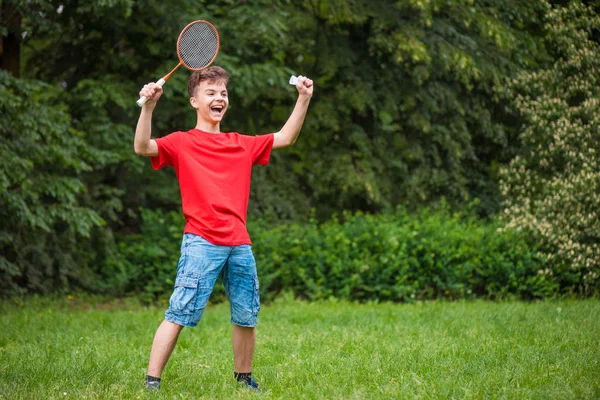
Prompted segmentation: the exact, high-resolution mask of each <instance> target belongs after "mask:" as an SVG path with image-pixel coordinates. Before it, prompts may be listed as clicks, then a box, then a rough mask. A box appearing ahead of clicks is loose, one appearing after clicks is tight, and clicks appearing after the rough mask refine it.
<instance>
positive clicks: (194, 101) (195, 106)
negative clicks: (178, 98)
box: [190, 97, 198, 108]
mask: <svg viewBox="0 0 600 400" xmlns="http://www.w3.org/2000/svg"><path fill="white" fill-rule="evenodd" d="M190 104H191V105H192V107H194V108H198V101H197V100H196V98H195V97H190Z"/></svg>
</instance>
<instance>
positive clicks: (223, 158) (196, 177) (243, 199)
mask: <svg viewBox="0 0 600 400" xmlns="http://www.w3.org/2000/svg"><path fill="white" fill-rule="evenodd" d="M273 137H274V136H273V134H268V135H259V136H246V135H240V134H239V133H236V132H231V133H216V134H215V133H208V132H204V131H201V130H199V129H192V130H190V131H187V132H174V133H171V134H170V135H167V136H165V137H162V138H159V139H156V143H157V144H158V156H156V157H151V159H152V168H154V169H160V168H162V167H165V166H167V165H172V166H173V168H175V173H176V174H177V179H178V181H179V188H180V190H181V204H182V208H183V215H184V217H185V229H184V232H185V233H193V234H196V235H199V236H201V237H203V238H204V239H206V240H208V241H209V242H211V243H213V244H217V245H222V246H237V245H241V244H251V242H250V236H249V235H248V231H247V229H246V211H247V210H248V198H249V197H250V176H251V173H252V166H253V165H254V164H268V163H269V157H270V156H271V149H272V148H273Z"/></svg>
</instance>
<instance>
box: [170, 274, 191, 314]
mask: <svg viewBox="0 0 600 400" xmlns="http://www.w3.org/2000/svg"><path fill="white" fill-rule="evenodd" d="M197 293H198V278H194V277H191V276H181V277H178V278H177V279H175V290H174V291H173V294H172V295H171V300H170V301H169V302H170V306H171V310H172V311H174V312H176V313H179V314H193V313H194V303H195V299H196V294H197Z"/></svg>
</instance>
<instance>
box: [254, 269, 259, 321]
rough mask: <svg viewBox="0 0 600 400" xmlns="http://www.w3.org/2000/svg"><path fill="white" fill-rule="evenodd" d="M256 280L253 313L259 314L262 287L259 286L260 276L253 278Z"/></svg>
mask: <svg viewBox="0 0 600 400" xmlns="http://www.w3.org/2000/svg"><path fill="white" fill-rule="evenodd" d="M252 279H253V281H254V285H253V286H254V293H253V299H252V315H253V316H257V315H258V312H259V311H260V290H259V289H260V288H259V287H258V276H255V277H254V278H252Z"/></svg>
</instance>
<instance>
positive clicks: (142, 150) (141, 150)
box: [133, 144, 146, 156]
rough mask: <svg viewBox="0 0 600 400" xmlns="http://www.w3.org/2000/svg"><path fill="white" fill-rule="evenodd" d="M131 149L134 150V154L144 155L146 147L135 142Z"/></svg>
mask: <svg viewBox="0 0 600 400" xmlns="http://www.w3.org/2000/svg"><path fill="white" fill-rule="evenodd" d="M133 151H135V154H137V155H140V156H143V155H146V148H145V147H143V146H140V145H137V144H134V145H133Z"/></svg>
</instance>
